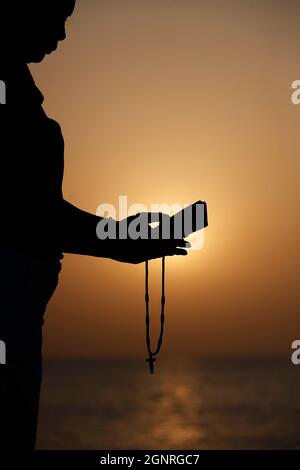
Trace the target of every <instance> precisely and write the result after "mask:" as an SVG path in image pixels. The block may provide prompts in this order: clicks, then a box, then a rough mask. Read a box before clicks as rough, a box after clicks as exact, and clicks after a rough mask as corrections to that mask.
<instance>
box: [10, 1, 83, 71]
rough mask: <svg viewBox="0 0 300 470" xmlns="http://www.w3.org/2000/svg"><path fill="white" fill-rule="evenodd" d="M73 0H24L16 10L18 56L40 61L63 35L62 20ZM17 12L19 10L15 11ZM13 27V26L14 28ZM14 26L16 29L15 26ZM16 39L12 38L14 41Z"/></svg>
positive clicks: (70, 9)
mask: <svg viewBox="0 0 300 470" xmlns="http://www.w3.org/2000/svg"><path fill="white" fill-rule="evenodd" d="M75 2H76V0H42V1H41V0H24V1H23V2H22V4H23V6H22V11H19V16H18V20H17V22H16V21H15V20H16V18H15V17H14V22H15V26H16V23H17V31H16V35H15V36H16V37H15V38H14V39H17V49H18V51H17V52H18V55H19V56H21V57H22V59H23V60H25V61H26V62H27V63H30V62H41V61H42V60H43V59H44V57H45V55H46V54H51V53H52V52H54V51H55V50H56V49H57V46H58V43H59V41H63V40H64V39H65V38H66V31H65V23H66V21H67V19H68V17H69V16H71V15H72V13H73V11H74V8H75ZM16 14H18V12H17V11H16ZM15 26H14V27H15ZM15 29H16V28H15ZM14 42H15V41H14Z"/></svg>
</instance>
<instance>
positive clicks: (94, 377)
mask: <svg viewBox="0 0 300 470" xmlns="http://www.w3.org/2000/svg"><path fill="white" fill-rule="evenodd" d="M299 416H300V366H299V367H295V366H293V365H292V364H291V363H290V361H289V358H285V359H278V358H274V359H255V360H253V359H239V360H237V359H209V360H203V359H199V360H197V359H193V360H187V359H182V360H179V359H178V360H177V361H176V362H174V361H171V360H168V359H165V360H164V359H159V361H158V363H157V370H156V372H155V373H154V375H152V376H151V375H150V373H149V371H148V369H147V364H146V363H145V362H144V360H143V358H141V359H137V360H135V359H134V360H125V359H124V360H117V359H115V360H113V359H105V360H104V359H101V360H96V359H93V360H67V361H48V362H46V364H45V367H44V383H43V388H42V396H41V407H40V422H39V433H38V443H37V448H38V449H78V450H80V449H98V450H114V449H131V450H133V449H148V450H151V449H173V450H175V449H199V450H200V449H300V420H299Z"/></svg>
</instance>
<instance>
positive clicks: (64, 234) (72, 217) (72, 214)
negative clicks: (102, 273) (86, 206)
mask: <svg viewBox="0 0 300 470" xmlns="http://www.w3.org/2000/svg"><path fill="white" fill-rule="evenodd" d="M101 220H102V218H101V217H98V216H96V215H93V214H90V213H88V212H85V211H83V210H81V209H78V208H77V207H75V206H73V205H72V204H70V203H69V202H67V201H63V206H62V213H61V224H60V225H61V230H60V238H61V247H62V251H63V252H64V253H73V254H79V255H90V256H97V257H102V256H105V252H104V246H103V241H101V240H99V239H98V238H97V234H96V227H97V224H98V223H99V222H100V221H101Z"/></svg>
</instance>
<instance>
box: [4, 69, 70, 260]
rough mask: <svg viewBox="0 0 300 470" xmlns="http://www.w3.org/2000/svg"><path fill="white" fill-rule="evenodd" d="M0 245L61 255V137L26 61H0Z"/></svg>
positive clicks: (44, 254) (39, 253)
mask: <svg viewBox="0 0 300 470" xmlns="http://www.w3.org/2000/svg"><path fill="white" fill-rule="evenodd" d="M0 80H3V81H4V82H5V84H6V90H7V100H6V104H5V105H0V114H1V121H0V163H1V173H0V197H1V199H0V200H1V229H0V231H1V233H0V244H1V245H4V246H5V245H9V246H11V247H14V248H17V249H19V250H21V251H24V252H27V253H33V254H35V255H37V256H41V257H44V256H46V257H55V258H56V259H62V257H63V256H62V250H61V246H60V245H61V243H60V236H59V233H60V225H61V217H62V214H63V195H62V181H63V171H64V140H63V136H62V133H61V129H60V126H59V124H58V123H57V122H55V121H54V120H52V119H50V118H48V117H47V115H46V113H45V111H44V110H43V107H42V104H43V100H44V98H43V95H42V94H41V92H40V91H39V90H38V88H37V87H36V85H35V83H34V80H33V78H32V76H31V74H30V71H29V69H28V66H27V65H26V64H17V65H15V64H13V65H12V64H5V65H3V63H2V64H1V67H0Z"/></svg>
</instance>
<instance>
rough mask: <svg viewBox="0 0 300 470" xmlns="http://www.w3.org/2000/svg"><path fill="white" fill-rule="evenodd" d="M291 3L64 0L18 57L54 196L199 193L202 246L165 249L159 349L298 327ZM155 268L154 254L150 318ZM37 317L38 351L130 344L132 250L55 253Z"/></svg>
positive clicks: (224, 349) (296, 31) (280, 346)
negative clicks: (50, 146) (52, 122)
mask: <svg viewBox="0 0 300 470" xmlns="http://www.w3.org/2000/svg"><path fill="white" fill-rule="evenodd" d="M297 3H298V2H296V1H294V0H288V1H285V2H282V1H277V0H263V1H258V0H227V1H226V2H224V0H204V1H200V0H197V1H196V0H184V1H183V0H154V1H151V2H150V1H146V0H111V1H109V2H108V1H104V0H78V4H77V8H76V11H75V13H74V16H73V17H72V18H71V19H70V20H69V22H68V24H67V32H68V40H67V41H66V42H65V43H64V44H62V45H61V46H60V49H59V50H58V52H57V53H56V54H55V55H52V56H50V57H49V58H47V59H46V60H45V61H44V63H43V64H40V65H32V66H31V70H32V72H33V75H34V77H35V79H36V82H37V84H38V86H39V87H40V89H41V91H42V92H43V94H44V95H45V109H46V111H47V113H48V115H49V116H51V117H53V118H54V119H56V120H57V121H59V122H60V124H61V126H62V129H63V132H64V136H65V142H66V154H65V164H66V169H65V179H64V195H65V198H66V199H68V200H69V201H71V202H72V203H74V204H76V205H78V206H79V207H81V208H83V209H85V210H89V211H90V212H93V213H95V211H96V208H97V206H98V205H99V204H101V203H103V202H107V203H111V204H115V205H116V204H117V203H118V197H119V195H127V196H128V201H129V204H133V203H136V202H139V203H143V204H145V205H147V206H148V207H149V206H150V204H152V203H168V204H173V203H181V204H187V203H190V202H192V201H195V200H198V199H203V200H206V201H207V203H208V208H209V223H210V225H209V228H208V229H207V230H206V235H205V245H204V249H203V250H202V251H193V252H191V253H190V255H189V256H188V257H187V258H176V259H170V258H168V259H167V264H166V269H167V280H166V295H167V304H166V316H167V325H166V337H165V343H164V346H163V351H164V352H163V354H169V353H174V354H178V355H181V354H183V353H187V354H203V355H211V354H213V355H216V354H223V355H232V354H233V355H258V354H266V355H269V354H286V355H288V354H289V349H290V345H291V342H292V341H293V340H294V339H295V338H299V337H300V315H299V287H298V285H299V274H300V273H299V242H298V235H299V225H300V223H299V209H298V203H299V174H300V172H299V170H300V168H299V150H300V140H299V130H300V106H299V107H297V106H294V105H292V104H291V99H290V96H291V89H290V86H291V83H292V82H293V81H294V80H296V79H300V52H299V50H298V49H299V48H298V44H299V41H300V27H299V25H298V18H299V13H300V7H299V3H298V5H297ZM159 282H160V263H159V262H158V261H155V262H152V263H151V264H150V289H151V292H150V295H151V300H152V304H151V314H152V316H153V318H155V322H156V324H157V321H158V318H159V297H160V284H159ZM153 321H154V320H153ZM45 333H46V334H45V351H46V355H47V356H89V355H93V356H133V355H135V356H141V357H143V356H144V354H145V343H144V266H143V265H139V266H130V265H122V264H119V263H116V262H114V261H110V260H101V259H93V258H89V257H87V258H83V257H79V256H70V255H66V256H65V259H64V266H63V272H62V274H61V280H60V286H59V288H58V289H57V291H56V294H55V296H54V298H53V300H52V301H51V304H50V305H49V307H48V312H47V323H46V328H45Z"/></svg>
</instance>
